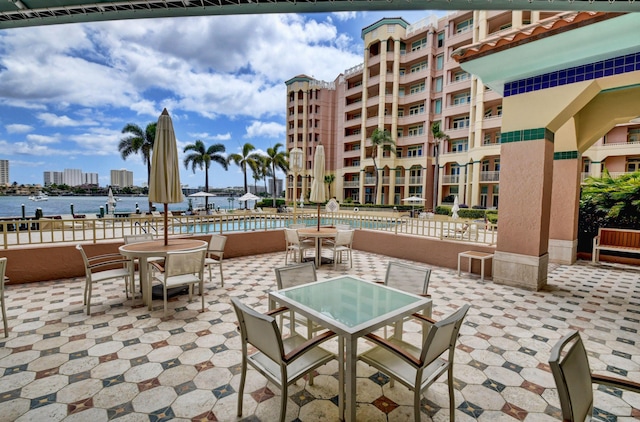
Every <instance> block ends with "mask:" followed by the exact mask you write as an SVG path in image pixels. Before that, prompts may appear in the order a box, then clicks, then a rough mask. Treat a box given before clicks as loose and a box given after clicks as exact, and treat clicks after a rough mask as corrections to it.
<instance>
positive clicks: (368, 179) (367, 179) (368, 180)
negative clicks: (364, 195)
mask: <svg viewBox="0 0 640 422" xmlns="http://www.w3.org/2000/svg"><path fill="white" fill-rule="evenodd" d="M375 183H376V178H375V177H365V178H364V184H365V185H375Z"/></svg>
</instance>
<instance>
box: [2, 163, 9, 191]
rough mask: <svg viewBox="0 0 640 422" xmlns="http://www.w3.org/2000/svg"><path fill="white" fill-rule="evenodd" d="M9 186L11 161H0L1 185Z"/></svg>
mask: <svg viewBox="0 0 640 422" xmlns="http://www.w3.org/2000/svg"><path fill="white" fill-rule="evenodd" d="M8 184H9V160H0V185H8Z"/></svg>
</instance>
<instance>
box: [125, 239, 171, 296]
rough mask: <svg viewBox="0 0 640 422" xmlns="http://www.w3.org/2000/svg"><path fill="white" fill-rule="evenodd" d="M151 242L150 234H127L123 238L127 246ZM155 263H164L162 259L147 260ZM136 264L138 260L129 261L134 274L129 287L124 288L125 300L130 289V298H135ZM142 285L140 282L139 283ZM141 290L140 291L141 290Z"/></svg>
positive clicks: (152, 258) (151, 258) (150, 258)
mask: <svg viewBox="0 0 640 422" xmlns="http://www.w3.org/2000/svg"><path fill="white" fill-rule="evenodd" d="M152 240H153V234H151V233H139V234H129V235H125V236H124V244H125V245H128V244H131V243H139V242H151V241H152ZM156 261H164V258H163V257H149V258H147V262H156ZM137 263H138V260H137V259H135V258H133V259H131V263H130V265H132V267H133V268H132V271H133V274H134V279H132V280H131V283H130V284H131V286H128V285H127V286H125V287H126V290H125V292H126V294H127V299H128V298H129V290H130V289H131V296H132V298H135V265H136V264H137ZM140 283H141V284H142V281H141V282H140ZM141 290H142V289H141Z"/></svg>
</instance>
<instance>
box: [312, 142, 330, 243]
mask: <svg viewBox="0 0 640 422" xmlns="http://www.w3.org/2000/svg"><path fill="white" fill-rule="evenodd" d="M326 200H327V197H326V196H325V193H324V147H323V146H322V145H318V146H317V147H316V153H315V155H314V156H313V183H311V195H310V196H309V201H310V202H315V203H316V204H318V231H320V204H321V203H323V202H325V201H326Z"/></svg>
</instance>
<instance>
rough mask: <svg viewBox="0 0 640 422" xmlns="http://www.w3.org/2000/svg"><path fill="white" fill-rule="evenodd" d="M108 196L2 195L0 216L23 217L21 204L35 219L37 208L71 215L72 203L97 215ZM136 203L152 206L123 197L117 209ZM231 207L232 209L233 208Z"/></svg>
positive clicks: (197, 201)
mask: <svg viewBox="0 0 640 422" xmlns="http://www.w3.org/2000/svg"><path fill="white" fill-rule="evenodd" d="M188 199H189V198H187V197H185V200H184V202H182V203H180V204H169V210H172V211H186V210H187V208H188V207H189V202H188ZM191 199H192V203H193V206H194V207H198V206H202V207H204V199H203V198H191ZM106 203H107V197H106V196H50V197H49V199H48V200H47V201H40V202H35V201H31V200H30V199H29V197H28V196H0V217H22V205H23V204H24V208H25V216H27V217H34V216H35V215H36V208H42V213H43V214H44V215H61V214H71V204H73V211H74V213H75V214H98V213H99V212H100V207H105V209H106ZM136 204H137V205H138V206H139V207H140V211H141V212H147V211H148V210H149V205H148V202H147V197H146V196H135V197H128V196H125V197H121V198H119V201H118V202H117V203H116V210H117V211H119V212H131V213H134V212H135V211H136ZM211 204H215V207H216V208H218V207H219V208H224V209H229V208H240V207H242V206H244V203H242V202H238V201H237V200H234V201H233V203H232V204H230V203H229V200H228V199H227V198H226V197H221V196H220V197H217V196H216V197H209V205H211ZM154 205H155V206H156V208H157V209H158V210H159V211H162V209H163V205H162V204H154ZM230 205H231V206H230ZM252 205H253V202H249V206H252Z"/></svg>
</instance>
